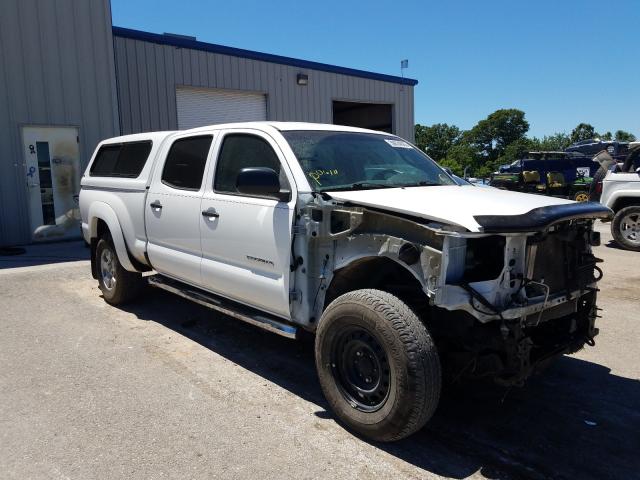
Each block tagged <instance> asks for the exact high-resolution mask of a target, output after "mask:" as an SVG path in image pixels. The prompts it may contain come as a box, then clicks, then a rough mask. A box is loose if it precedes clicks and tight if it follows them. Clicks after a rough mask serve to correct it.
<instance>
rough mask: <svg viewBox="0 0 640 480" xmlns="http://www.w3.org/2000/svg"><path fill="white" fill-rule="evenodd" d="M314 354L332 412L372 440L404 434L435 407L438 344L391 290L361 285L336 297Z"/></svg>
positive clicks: (418, 425)
mask: <svg viewBox="0 0 640 480" xmlns="http://www.w3.org/2000/svg"><path fill="white" fill-rule="evenodd" d="M315 356H316V368H317V370H318V377H319V379H320V385H321V387H322V390H323V393H324V395H325V398H326V399H327V402H328V403H329V405H330V406H331V409H332V410H333V412H334V414H335V415H336V417H337V418H338V420H339V421H340V422H341V423H343V424H344V425H346V426H347V427H348V428H349V429H351V430H353V431H355V432H356V433H358V434H359V435H362V436H363V437H365V438H367V439H370V440H375V441H381V442H390V441H395V440H400V439H402V438H405V437H407V436H409V435H411V434H412V433H415V432H416V431H418V430H420V429H421V428H422V427H423V426H424V425H425V423H427V421H428V420H429V419H430V418H431V416H432V415H433V413H434V412H435V410H436V407H437V405H438V400H439V398H440V390H441V382H442V380H441V368H440V359H439V357H438V352H437V350H436V347H435V345H434V343H433V340H432V338H431V336H430V335H429V332H428V331H427V329H426V327H425V325H424V324H423V323H422V322H421V321H420V320H419V319H418V317H417V316H416V315H415V314H414V313H413V312H412V311H411V309H410V308H409V307H408V306H407V305H406V304H405V303H403V302H402V301H401V300H399V299H398V298H397V297H395V296H393V295H391V294H389V293H386V292H383V291H380V290H356V291H353V292H349V293H346V294H344V295H342V296H340V297H338V298H337V299H336V300H334V301H333V302H332V303H331V304H330V305H329V306H328V307H327V309H326V310H325V312H324V313H323V315H322V317H321V319H320V322H319V326H318V331H317V332H316V343H315Z"/></svg>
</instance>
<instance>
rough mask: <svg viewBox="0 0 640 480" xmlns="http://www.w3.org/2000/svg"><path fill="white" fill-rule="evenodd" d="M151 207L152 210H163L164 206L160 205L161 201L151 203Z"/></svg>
mask: <svg viewBox="0 0 640 480" xmlns="http://www.w3.org/2000/svg"><path fill="white" fill-rule="evenodd" d="M149 206H150V207H151V209H152V210H162V204H161V203H160V200H156V201H155V202H151V203H150V204H149Z"/></svg>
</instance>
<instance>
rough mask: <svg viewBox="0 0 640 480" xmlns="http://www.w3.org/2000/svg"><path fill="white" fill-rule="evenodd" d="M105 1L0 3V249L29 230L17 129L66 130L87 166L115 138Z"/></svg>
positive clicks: (27, 238) (109, 32)
mask: <svg viewBox="0 0 640 480" xmlns="http://www.w3.org/2000/svg"><path fill="white" fill-rule="evenodd" d="M114 71H115V70H114V56H113V39H112V30H111V10H110V4H109V0H55V1H53V0H2V12H1V13H0V246H1V245H11V244H17V243H25V242H29V241H30V240H31V234H30V232H29V218H28V211H29V206H28V203H27V202H28V199H27V190H26V172H25V168H24V159H23V158H22V146H21V142H22V140H21V130H20V128H21V125H24V124H40V125H71V126H78V127H79V131H80V154H81V157H82V162H83V166H84V165H86V162H87V161H88V159H89V157H90V155H91V153H92V151H93V149H94V147H95V145H96V143H97V142H98V141H99V140H101V139H103V138H105V137H110V136H114V135H117V134H118V133H119V125H118V113H117V107H118V106H117V98H116V89H115V75H114Z"/></svg>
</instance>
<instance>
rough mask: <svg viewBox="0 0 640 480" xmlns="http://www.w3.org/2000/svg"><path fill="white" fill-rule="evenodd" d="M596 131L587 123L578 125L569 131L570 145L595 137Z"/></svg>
mask: <svg viewBox="0 0 640 480" xmlns="http://www.w3.org/2000/svg"><path fill="white" fill-rule="evenodd" d="M596 135H597V134H596V129H595V128H593V125H591V124H589V123H579V124H578V125H577V126H576V128H574V129H573V130H572V131H571V143H575V142H580V141H582V140H589V139H590V138H595V137H596Z"/></svg>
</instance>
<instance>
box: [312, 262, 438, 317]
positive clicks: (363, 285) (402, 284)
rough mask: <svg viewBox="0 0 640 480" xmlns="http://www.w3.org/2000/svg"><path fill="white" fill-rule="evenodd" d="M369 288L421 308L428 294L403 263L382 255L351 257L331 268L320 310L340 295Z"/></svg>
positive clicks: (424, 304)
mask: <svg viewBox="0 0 640 480" xmlns="http://www.w3.org/2000/svg"><path fill="white" fill-rule="evenodd" d="M368 288H373V289H377V290H383V291H386V292H388V293H391V294H393V295H395V296H397V297H398V298H400V299H401V300H402V301H404V302H405V303H407V305H409V306H410V307H412V308H413V309H414V310H421V309H422V308H424V307H425V306H426V305H427V304H428V299H429V297H428V295H427V293H426V292H425V290H424V286H423V284H422V282H421V281H420V279H419V277H418V275H417V273H416V272H414V271H413V270H412V269H411V268H409V267H408V266H407V265H406V264H404V263H403V262H401V261H399V260H396V259H394V258H391V257H388V256H384V255H366V256H360V257H357V258H353V259H351V260H350V261H349V262H348V263H346V264H343V265H341V266H340V267H339V268H338V269H336V270H335V271H334V273H333V276H332V278H331V281H330V283H329V286H328V287H327V289H326V293H325V296H324V306H323V309H322V310H323V311H324V310H325V309H326V308H327V307H328V306H329V304H330V303H331V302H333V301H334V300H335V299H336V298H338V297H339V296H340V295H344V294H345V293H348V292H351V291H354V290H361V289H368ZM416 313H419V312H418V311H416Z"/></svg>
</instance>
